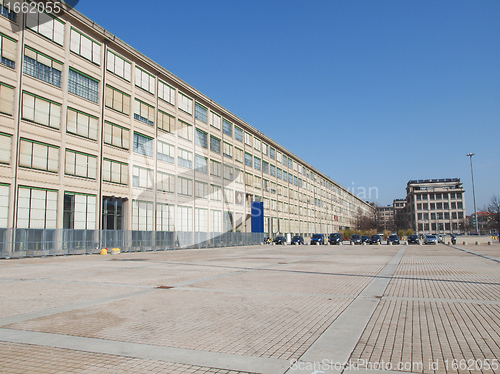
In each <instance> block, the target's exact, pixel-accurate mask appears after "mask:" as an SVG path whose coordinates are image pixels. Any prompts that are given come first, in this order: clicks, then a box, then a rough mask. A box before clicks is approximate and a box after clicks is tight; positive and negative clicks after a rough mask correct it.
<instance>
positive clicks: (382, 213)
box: [377, 205, 394, 230]
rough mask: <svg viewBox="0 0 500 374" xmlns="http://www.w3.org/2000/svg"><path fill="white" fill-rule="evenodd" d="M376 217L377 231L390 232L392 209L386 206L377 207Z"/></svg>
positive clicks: (392, 216) (392, 221) (392, 223)
mask: <svg viewBox="0 0 500 374" xmlns="http://www.w3.org/2000/svg"><path fill="white" fill-rule="evenodd" d="M377 217H378V224H377V229H379V230H392V229H393V227H394V207H392V206H390V205H388V206H378V207H377Z"/></svg>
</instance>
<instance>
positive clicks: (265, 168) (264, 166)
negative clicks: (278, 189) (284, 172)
mask: <svg viewBox="0 0 500 374" xmlns="http://www.w3.org/2000/svg"><path fill="white" fill-rule="evenodd" d="M262 172H263V173H266V174H269V162H266V161H262Z"/></svg>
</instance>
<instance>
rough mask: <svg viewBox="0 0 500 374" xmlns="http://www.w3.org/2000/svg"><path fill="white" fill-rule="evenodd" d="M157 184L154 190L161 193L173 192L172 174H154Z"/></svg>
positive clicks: (173, 179) (173, 181)
mask: <svg viewBox="0 0 500 374" xmlns="http://www.w3.org/2000/svg"><path fill="white" fill-rule="evenodd" d="M156 178H157V183H156V188H157V190H158V191H162V192H170V193H173V192H175V176H174V175H172V174H167V173H162V172H161V171H159V172H157V173H156Z"/></svg>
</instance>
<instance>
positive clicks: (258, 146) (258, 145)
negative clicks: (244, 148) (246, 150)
mask: <svg viewBox="0 0 500 374" xmlns="http://www.w3.org/2000/svg"><path fill="white" fill-rule="evenodd" d="M260 144H261V143H260V140H259V139H257V138H254V141H253V146H254V148H255V149H256V150H258V151H259V152H260Z"/></svg>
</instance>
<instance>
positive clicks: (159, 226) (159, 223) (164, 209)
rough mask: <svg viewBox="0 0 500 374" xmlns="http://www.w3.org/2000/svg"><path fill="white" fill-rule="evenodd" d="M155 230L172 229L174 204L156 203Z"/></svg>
mask: <svg viewBox="0 0 500 374" xmlns="http://www.w3.org/2000/svg"><path fill="white" fill-rule="evenodd" d="M156 231H174V206H173V205H168V204H156Z"/></svg>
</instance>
